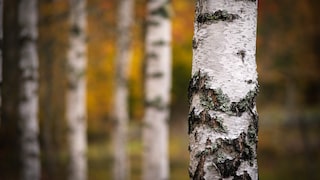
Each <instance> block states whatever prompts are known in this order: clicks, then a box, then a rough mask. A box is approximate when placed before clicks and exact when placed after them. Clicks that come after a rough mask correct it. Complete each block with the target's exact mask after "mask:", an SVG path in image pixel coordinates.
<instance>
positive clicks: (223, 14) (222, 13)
mask: <svg viewBox="0 0 320 180" xmlns="http://www.w3.org/2000/svg"><path fill="white" fill-rule="evenodd" d="M239 18H240V16H239V15H238V14H232V13H228V11H226V10H218V11H215V12H214V13H203V14H199V15H198V17H197V22H198V23H200V24H211V23H217V22H218V21H226V22H232V21H234V20H235V19H239Z"/></svg>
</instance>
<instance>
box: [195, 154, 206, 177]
mask: <svg viewBox="0 0 320 180" xmlns="http://www.w3.org/2000/svg"><path fill="white" fill-rule="evenodd" d="M205 161H206V154H204V153H202V154H201V155H200V157H199V163H198V165H197V169H196V171H195V172H194V175H193V178H192V179H193V180H205V179H204V175H205V171H204V163H205Z"/></svg>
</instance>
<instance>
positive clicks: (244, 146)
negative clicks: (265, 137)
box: [206, 132, 255, 178]
mask: <svg viewBox="0 0 320 180" xmlns="http://www.w3.org/2000/svg"><path fill="white" fill-rule="evenodd" d="M247 141H248V139H247V135H246V133H244V132H242V133H241V134H240V136H239V137H238V138H236V139H222V138H219V139H217V140H216V141H215V143H214V145H216V147H214V148H212V149H211V152H209V154H210V155H212V156H213V164H215V167H217V170H218V171H219V173H220V174H221V176H222V177H223V178H228V177H230V176H233V177H234V178H235V177H236V176H237V175H236V172H237V170H238V168H239V167H240V165H241V163H242V162H245V161H249V163H250V165H251V166H252V165H253V163H252V161H253V160H254V159H255V154H254V151H253V149H252V148H251V147H250V146H249V145H248V142H247ZM206 151H207V150H206ZM224 154H228V157H224ZM230 156H231V157H232V158H231V159H230Z"/></svg>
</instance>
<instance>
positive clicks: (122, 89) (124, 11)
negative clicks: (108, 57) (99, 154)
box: [113, 0, 134, 180]
mask: <svg viewBox="0 0 320 180" xmlns="http://www.w3.org/2000/svg"><path fill="white" fill-rule="evenodd" d="M133 9H134V1H133V0H120V1H118V9H117V18H118V19H117V35H116V38H117V40H116V41H117V42H116V58H115V71H116V79H115V99H114V108H115V109H114V118H115V130H114V134H113V143H114V146H113V148H114V172H113V173H114V179H115V180H126V179H129V174H130V170H129V169H130V168H129V167H130V166H129V157H128V155H127V151H126V149H127V135H128V121H129V111H128V70H129V62H130V58H131V54H130V53H131V47H130V46H131V39H132V33H131V31H132V25H133V15H134V14H133Z"/></svg>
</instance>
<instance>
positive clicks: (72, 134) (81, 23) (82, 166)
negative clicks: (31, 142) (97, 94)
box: [66, 0, 87, 180]
mask: <svg viewBox="0 0 320 180" xmlns="http://www.w3.org/2000/svg"><path fill="white" fill-rule="evenodd" d="M69 5H70V34H69V43H70V47H69V50H68V57H67V83H68V84H67V85H68V87H67V95H66V116H67V122H68V140H69V146H70V147H69V154H70V161H69V173H68V179H69V180H85V179H87V157H86V151H87V138H86V130H87V113H86V78H85V73H86V66H87V49H86V38H87V37H86V25H87V23H86V1H85V0H69Z"/></svg>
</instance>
